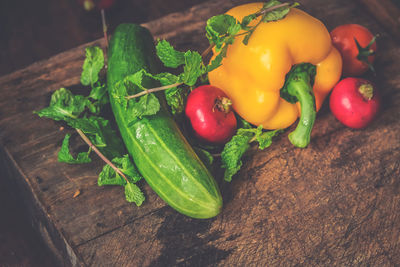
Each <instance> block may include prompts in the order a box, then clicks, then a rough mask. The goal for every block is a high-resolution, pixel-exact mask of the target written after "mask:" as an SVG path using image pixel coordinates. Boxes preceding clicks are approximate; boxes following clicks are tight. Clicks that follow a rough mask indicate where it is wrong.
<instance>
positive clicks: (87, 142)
mask: <svg viewBox="0 0 400 267" xmlns="http://www.w3.org/2000/svg"><path fill="white" fill-rule="evenodd" d="M75 130H76V131H77V133H78V134H79V135H80V137H81V138H82V139H83V141H85V143H86V144H87V145H88V146H89V147H90V148H91V149H92V150H93V151H94V152H96V154H97V155H98V156H99V157H100V158H101V159H102V160H103V161H104V162H105V163H107V164H108V165H110V167H111V168H113V169H114V171H116V172H117V173H118V174H119V175H121V176H122V177H123V178H124V179H125V181H126V182H127V183H129V180H128V178H126V176H125V174H123V173H122V172H121V171H120V169H118V168H117V167H116V166H115V165H114V164H113V163H112V162H111V161H110V160H109V159H108V158H106V157H105V156H104V155H103V153H101V152H100V151H99V150H98V149H97V147H96V146H95V145H93V143H92V142H91V141H90V140H89V138H88V137H87V136H86V135H85V134H84V133H83V132H82V131H81V130H80V129H75Z"/></svg>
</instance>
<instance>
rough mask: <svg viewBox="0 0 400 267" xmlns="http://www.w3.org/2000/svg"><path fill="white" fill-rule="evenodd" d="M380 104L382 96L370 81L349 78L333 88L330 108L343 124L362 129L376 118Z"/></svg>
mask: <svg viewBox="0 0 400 267" xmlns="http://www.w3.org/2000/svg"><path fill="white" fill-rule="evenodd" d="M380 102H381V99H380V95H379V93H378V91H377V90H376V88H375V86H374V85H373V84H372V83H371V82H370V81H368V80H365V79H362V78H352V77H349V78H345V79H343V80H341V81H340V82H339V83H338V84H337V85H336V86H335V87H334V88H333V90H332V94H331V96H330V99H329V106H330V109H331V111H332V113H333V115H334V116H335V117H336V119H338V120H339V121H340V122H341V123H343V124H344V125H346V126H347V127H350V128H354V129H361V128H364V127H366V126H367V125H368V124H370V123H371V121H372V120H373V119H374V118H375V117H376V115H377V113H378V111H379V108H380Z"/></svg>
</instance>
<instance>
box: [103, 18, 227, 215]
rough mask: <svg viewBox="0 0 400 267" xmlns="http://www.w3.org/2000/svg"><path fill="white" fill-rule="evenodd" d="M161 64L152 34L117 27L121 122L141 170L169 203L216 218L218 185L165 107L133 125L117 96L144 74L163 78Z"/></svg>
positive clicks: (112, 60) (113, 47)
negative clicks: (123, 86) (133, 77)
mask: <svg viewBox="0 0 400 267" xmlns="http://www.w3.org/2000/svg"><path fill="white" fill-rule="evenodd" d="M158 62H159V61H158V60H157V58H156V54H155V49H154V41H153V37H152V35H151V34H150V32H149V31H148V30H147V29H145V28H143V27H142V26H139V25H136V24H121V25H119V26H118V27H117V28H116V30H115V32H114V35H113V37H112V39H111V41H110V46H109V50H108V70H107V87H108V91H109V95H110V102H111V108H112V111H113V113H114V116H115V120H116V122H117V124H118V128H119V130H120V133H121V136H122V139H123V141H124V143H125V145H126V147H127V149H128V152H129V154H130V155H131V156H132V158H133V160H134V162H135V164H136V166H137V168H138V170H139V171H140V173H141V174H142V175H143V177H144V178H145V180H146V182H147V183H148V184H149V185H150V187H151V188H152V189H153V190H154V191H155V192H156V193H157V194H158V195H159V196H160V197H161V198H162V199H163V200H164V201H165V202H167V203H168V204H169V205H170V206H171V207H173V208H174V209H176V210H177V211H178V212H180V213H182V214H185V215H187V216H190V217H193V218H211V217H214V216H216V215H217V214H218V213H219V212H220V211H221V207H222V198H221V194H220V191H219V189H218V186H217V184H216V182H215V180H214V178H213V177H212V175H211V174H210V172H209V171H208V170H207V168H206V167H205V166H204V164H203V162H201V160H200V159H199V158H198V156H197V155H196V154H195V152H194V151H193V149H192V147H191V146H190V144H189V143H188V142H187V140H186V139H185V137H184V136H183V135H182V133H181V131H180V129H179V128H178V126H177V124H176V123H175V121H174V120H173V118H172V117H171V115H170V114H169V112H168V111H167V109H166V108H165V106H163V105H161V106H162V107H161V109H160V111H159V112H157V114H155V115H151V116H145V117H143V118H141V119H137V120H135V121H134V122H131V121H128V119H127V115H126V109H125V108H124V107H123V106H122V105H121V104H120V103H119V102H118V100H117V99H115V98H114V97H112V95H113V90H114V87H115V84H116V83H117V82H119V81H121V80H122V79H123V78H124V77H126V76H127V75H129V74H133V73H136V72H137V71H139V70H141V69H145V70H147V71H148V72H150V73H158V69H159V63H158ZM150 83H151V82H150ZM146 86H150V87H151V86H153V87H155V86H156V85H154V84H153V85H151V84H148V85H146ZM129 101H133V100H129ZM160 102H162V99H161V98H160Z"/></svg>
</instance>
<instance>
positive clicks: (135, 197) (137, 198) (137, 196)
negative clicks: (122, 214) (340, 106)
mask: <svg viewBox="0 0 400 267" xmlns="http://www.w3.org/2000/svg"><path fill="white" fill-rule="evenodd" d="M125 198H126V201H128V202H135V204H136V206H138V207H139V206H141V205H142V203H143V201H144V200H145V197H144V194H143V192H142V191H141V190H140V188H139V187H138V186H137V185H136V184H134V183H128V184H126V185H125Z"/></svg>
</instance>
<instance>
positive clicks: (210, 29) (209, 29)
mask: <svg viewBox="0 0 400 267" xmlns="http://www.w3.org/2000/svg"><path fill="white" fill-rule="evenodd" d="M240 30H241V27H240V24H238V22H237V20H236V19H235V18H234V17H232V16H230V15H227V14H222V15H217V16H213V17H211V18H209V19H208V20H207V25H206V36H207V38H208V40H209V42H210V44H214V45H215V49H216V51H217V52H219V51H220V49H221V48H222V46H223V45H224V44H225V43H226V38H229V36H232V35H235V34H237V33H238V32H239V31H240ZM231 41H232V40H231Z"/></svg>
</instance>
